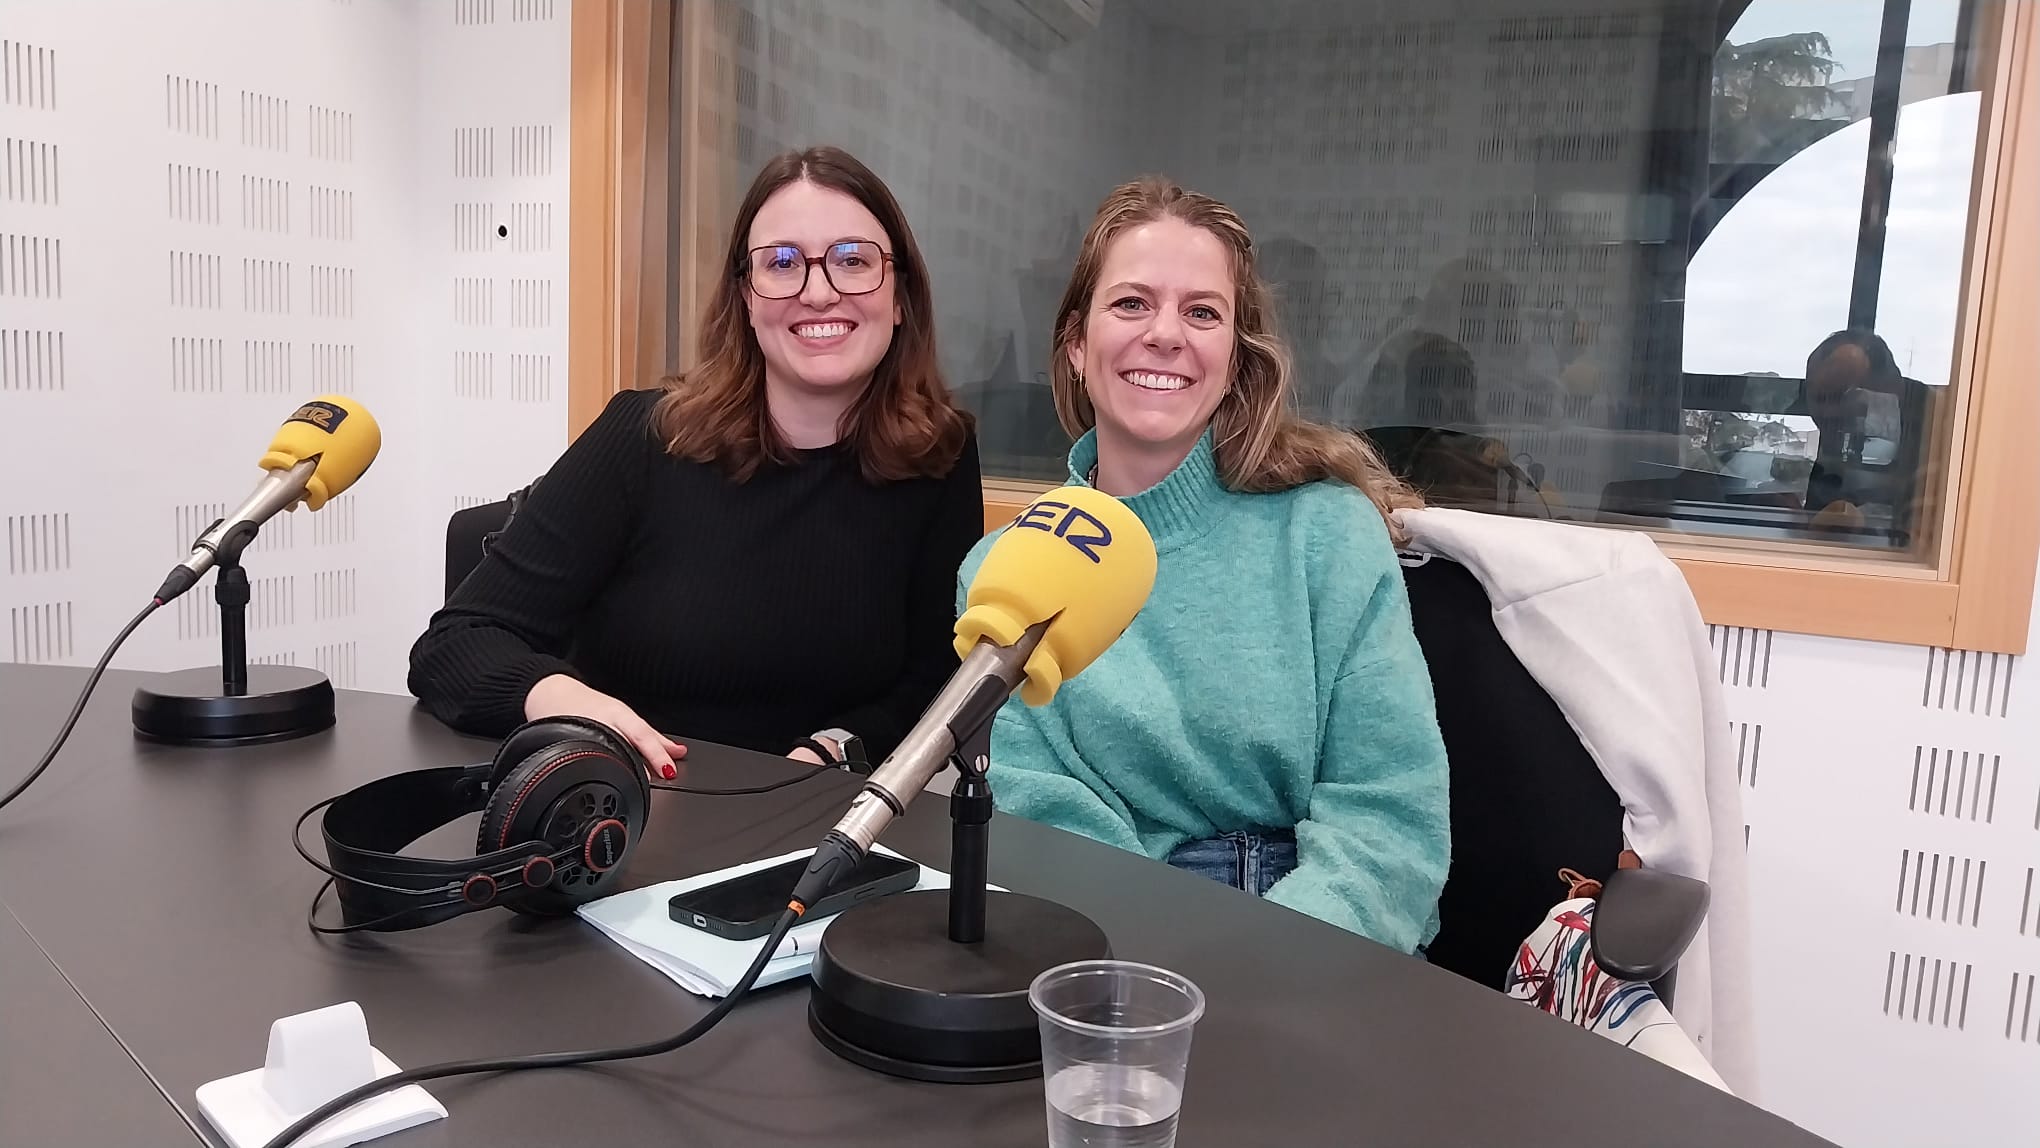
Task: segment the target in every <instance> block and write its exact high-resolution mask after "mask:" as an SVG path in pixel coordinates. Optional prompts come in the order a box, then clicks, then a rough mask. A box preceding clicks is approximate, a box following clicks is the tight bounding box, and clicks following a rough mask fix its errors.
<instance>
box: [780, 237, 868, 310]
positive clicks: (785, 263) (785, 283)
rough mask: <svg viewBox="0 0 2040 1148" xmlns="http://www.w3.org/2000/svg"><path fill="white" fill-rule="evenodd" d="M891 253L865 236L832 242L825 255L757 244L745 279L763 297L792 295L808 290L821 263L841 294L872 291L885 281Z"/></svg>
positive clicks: (857, 293) (795, 248)
mask: <svg viewBox="0 0 2040 1148" xmlns="http://www.w3.org/2000/svg"><path fill="white" fill-rule="evenodd" d="M891 262H892V256H890V255H888V254H886V253H885V251H884V250H883V249H882V248H880V247H879V245H878V244H876V243H866V242H864V241H862V240H859V241H855V242H849V243H832V244H830V245H829V251H828V253H827V254H826V255H818V256H809V255H806V254H803V253H802V252H801V249H800V248H798V247H792V246H788V245H787V244H783V243H781V244H774V245H772V246H770V247H754V248H752V249H751V251H750V252H749V255H748V257H747V258H746V260H745V264H744V280H745V282H747V283H749V284H750V287H751V291H752V293H754V294H756V295H757V296H758V297H759V298H760V299H791V298H793V297H794V296H796V295H798V294H800V293H801V292H803V291H805V290H807V284H808V274H809V272H810V271H811V270H812V269H813V268H814V266H815V264H817V263H819V264H821V265H822V277H823V278H824V279H826V280H828V283H829V286H830V287H831V288H833V289H834V290H835V292H836V294H838V295H869V294H870V293H871V292H873V291H876V290H878V288H879V286H880V285H881V284H883V283H884V282H885V265H886V264H888V263H891Z"/></svg>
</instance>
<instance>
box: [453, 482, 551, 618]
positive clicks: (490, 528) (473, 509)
mask: <svg viewBox="0 0 2040 1148" xmlns="http://www.w3.org/2000/svg"><path fill="white" fill-rule="evenodd" d="M537 485H538V482H537V481H536V480H534V481H533V482H532V483H531V485H530V486H526V487H524V488H523V489H522V490H517V491H513V492H512V493H511V494H510V496H509V497H508V498H503V499H499V500H497V501H495V502H485V503H483V504H482V505H480V506H469V507H466V508H464V509H461V510H456V511H454V512H453V517H451V518H449V519H447V520H446V597H447V598H448V599H451V598H452V597H453V592H454V591H455V590H458V589H459V588H460V584H461V583H462V582H465V581H467V577H468V575H470V574H472V573H474V572H475V567H477V566H480V565H481V564H482V559H483V558H484V557H486V556H487V555H488V553H489V548H490V547H492V546H494V545H495V544H496V539H498V538H500V537H502V534H503V531H504V530H505V529H507V528H508V527H509V525H510V520H511V519H512V518H513V517H515V516H516V514H517V511H518V510H519V509H521V508H522V507H523V505H524V500H525V498H526V497H527V496H529V495H530V494H531V490H532V487H535V486H537Z"/></svg>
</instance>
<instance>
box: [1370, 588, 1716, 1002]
mask: <svg viewBox="0 0 2040 1148" xmlns="http://www.w3.org/2000/svg"><path fill="white" fill-rule="evenodd" d="M1403 582H1404V585H1405V586H1406V587H1407V588H1408V590H1409V597H1410V609H1411V613H1412V618H1413V621H1414V623H1415V629H1416V634H1417V641H1418V644H1419V645H1421V646H1422V647H1423V651H1424V657H1425V660H1426V661H1427V662H1428V663H1429V665H1430V671H1431V684H1432V687H1433V690H1434V692H1435V693H1436V695H1437V706H1438V725H1439V728H1440V731H1441V732H1442V733H1443V735H1444V739H1445V753H1446V757H1447V758H1448V760H1449V761H1450V763H1451V766H1450V768H1451V794H1452V868H1451V871H1450V873H1449V874H1448V875H1447V877H1446V881H1445V890H1444V893H1443V895H1442V896H1441V897H1440V898H1439V903H1438V915H1439V920H1440V927H1439V931H1438V935H1437V937H1436V939H1434V940H1433V941H1432V942H1431V945H1430V947H1429V948H1428V950H1427V955H1428V958H1429V960H1430V962H1431V963H1432V964H1434V965H1438V966H1439V967H1441V968H1446V969H1450V970H1451V971H1453V972H1455V973H1458V974H1459V975H1461V976H1464V977H1467V978H1469V979H1471V980H1474V981H1478V982H1480V983H1481V984H1484V985H1487V986H1488V987H1490V988H1497V989H1498V988H1500V987H1502V982H1503V980H1504V978H1505V976H1506V975H1507V973H1508V970H1509V966H1510V963H1511V962H1512V961H1513V960H1514V959H1515V957H1516V953H1517V950H1518V947H1519V946H1520V945H1521V944H1522V942H1523V940H1524V939H1525V938H1526V937H1528V936H1529V935H1530V933H1531V932H1532V931H1533V930H1535V929H1536V928H1537V927H1538V925H1539V924H1540V923H1541V922H1543V921H1544V920H1545V918H1546V917H1547V916H1548V915H1549V914H1550V911H1551V909H1552V907H1553V906H1554V905H1556V904H1558V903H1559V902H1560V901H1563V900H1565V899H1566V898H1567V897H1568V896H1570V895H1571V894H1570V893H1569V891H1568V888H1567V886H1566V885H1565V884H1564V883H1562V882H1561V881H1560V880H1559V877H1558V871H1559V870H1560V869H1571V870H1574V871H1575V872H1577V873H1579V874H1581V875H1583V876H1585V877H1589V878H1592V879H1594V880H1597V881H1601V882H1603V888H1602V891H1601V894H1600V899H1599V902H1598V904H1597V905H1596V907H1595V913H1594V918H1593V920H1594V924H1593V946H1594V957H1595V960H1596V961H1597V962H1598V963H1599V964H1600V966H1601V968H1602V970H1603V971H1605V972H1607V973H1608V974H1610V975H1612V976H1615V977H1619V978H1622V979H1624V980H1633V981H1648V982H1651V983H1652V984H1653V985H1654V986H1655V987H1656V988H1657V990H1658V995H1659V997H1660V998H1661V999H1663V1000H1664V1001H1665V1003H1666V1004H1667V1005H1669V1004H1670V1003H1671V993H1672V987H1673V986H1672V983H1671V973H1672V970H1673V968H1674V966H1676V965H1677V963H1678V961H1679V958H1680V957H1681V956H1682V955H1683V954H1684V953H1685V951H1686V946H1687V945H1688V944H1690V943H1691V941H1692V939H1693V935H1694V933H1695V932H1696V931H1697V930H1698V929H1699V927H1700V922H1701V920H1702V918H1703V917H1704V916H1705V915H1706V911H1707V885H1706V883H1705V882H1703V881H1696V880H1693V879H1691V878H1688V877H1681V876H1678V875H1676V874H1671V873H1664V872H1657V871H1652V870H1647V869H1641V868H1618V865H1619V859H1620V858H1621V857H1622V854H1623V848H1624V847H1623V841H1622V801H1621V799H1620V798H1619V797H1617V796H1616V793H1615V791H1614V789H1613V788H1611V787H1610V786H1609V784H1608V781H1607V779H1606V778H1605V777H1603V776H1602V774H1601V770H1600V767H1599V766H1597V765H1595V764H1594V759H1593V757H1592V756H1591V755H1589V754H1588V753H1587V750H1586V747H1585V746H1584V745H1582V744H1581V743H1580V738H1579V734H1578V733H1576V732H1575V731H1574V730H1573V728H1572V726H1571V725H1570V724H1569V723H1568V722H1567V721H1566V718H1565V714H1564V713H1563V712H1562V711H1561V710H1560V709H1559V707H1558V704H1557V703H1556V702H1554V701H1552V699H1551V696H1550V695H1549V694H1547V693H1546V692H1545V691H1544V688H1543V687H1542V686H1540V685H1539V684H1538V683H1537V680H1536V679H1535V678H1534V677H1532V676H1531V675H1530V672H1529V671H1528V670H1527V669H1525V668H1524V666H1523V663H1522V662H1521V661H1519V660H1518V659H1517V657H1516V655H1515V652H1514V651H1512V650H1511V649H1510V648H1509V645H1508V643H1507V642H1505V641H1503V639H1502V636H1501V633H1500V632H1499V631H1498V630H1496V629H1495V623H1494V614H1493V611H1492V608H1491V606H1490V604H1489V602H1488V597H1487V592H1486V590H1485V589H1483V588H1482V586H1481V584H1480V581H1479V580H1478V579H1477V578H1475V577H1474V576H1473V574H1472V572H1470V571H1468V570H1467V569H1466V567H1464V566H1462V565H1460V564H1458V563H1456V562H1452V561H1449V560H1447V559H1443V558H1438V557H1428V558H1416V557H1413V558H1406V559H1405V565H1404V567H1403ZM1632 857H1633V855H1632Z"/></svg>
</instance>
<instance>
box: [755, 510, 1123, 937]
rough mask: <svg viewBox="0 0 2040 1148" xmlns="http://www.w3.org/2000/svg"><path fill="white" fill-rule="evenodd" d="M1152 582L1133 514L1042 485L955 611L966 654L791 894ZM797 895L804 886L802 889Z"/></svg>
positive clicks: (1062, 667)
mask: <svg viewBox="0 0 2040 1148" xmlns="http://www.w3.org/2000/svg"><path fill="white" fill-rule="evenodd" d="M1154 585H1155V540H1154V538H1153V536H1151V535H1150V534H1148V531H1147V527H1146V526H1145V525H1143V524H1142V523H1141V520H1140V517H1139V516H1138V515H1136V514H1134V513H1133V511H1131V510H1129V509H1127V508H1126V505H1125V504H1124V503H1122V502H1120V501H1119V500H1118V499H1115V498H1113V497H1112V496H1111V495H1108V494H1104V493H1102V492H1100V491H1097V490H1093V489H1091V488H1090V487H1087V486H1071V487H1063V488H1061V489H1059V490H1052V491H1049V492H1048V493H1047V494H1044V495H1042V496H1041V497H1040V498H1037V499H1035V500H1034V502H1033V504H1032V505H1030V506H1028V508H1027V509H1026V510H1025V511H1022V512H1021V514H1020V516H1019V517H1018V518H1016V519H1014V521H1013V524H1012V525H1011V526H1010V527H1008V528H1007V530H1006V532H1005V533H1004V534H1002V535H1000V536H999V540H998V541H996V542H994V543H992V546H991V549H990V550H988V551H987V552H986V553H985V560H984V563H983V564H982V565H981V566H979V567H978V572H977V577H975V578H973V579H971V583H970V590H969V591H968V593H967V594H966V595H965V598H964V604H965V609H964V612H963V616H962V617H961V618H958V619H957V622H956V650H957V653H958V654H960V655H962V657H963V664H962V665H961V666H959V667H958V668H957V671H956V673H955V674H954V675H952V676H951V677H950V679H949V682H948V684H946V685H944V686H943V687H942V691H941V692H940V693H938V694H936V695H935V700H934V702H933V703H931V704H930V705H929V706H928V709H927V712H925V713H923V714H922V715H921V719H920V720H919V721H917V722H915V723H914V728H913V729H911V730H909V731H907V736H906V737H905V738H903V739H901V741H900V745H899V748H898V749H895V750H894V751H893V752H892V753H891V754H889V755H887V757H886V759H885V760H884V761H883V762H880V763H879V766H878V768H877V769H874V770H872V772H871V776H870V777H868V778H866V779H865V781H864V788H863V789H861V790H859V791H858V793H857V796H856V797H855V798H853V799H851V802H850V808H849V809H848V810H847V811H846V812H845V813H844V814H843V819H842V820H841V821H838V822H837V823H836V827H835V828H834V829H833V830H831V831H830V832H829V833H828V835H827V836H826V837H825V838H824V839H823V845H822V847H821V848H818V849H817V850H816V851H815V855H814V858H813V860H812V861H811V862H810V864H809V867H808V870H807V872H806V873H805V874H803V875H802V877H801V881H800V883H799V884H798V885H796V886H795V890H794V899H795V900H796V901H800V902H801V904H803V905H808V904H812V903H813V901H812V900H811V899H807V898H813V897H817V896H819V895H820V891H821V890H824V889H827V888H828V887H829V886H830V883H831V882H833V881H834V879H835V877H836V875H837V874H838V873H839V872H843V871H847V869H848V868H849V867H854V866H855V865H856V864H857V863H858V862H859V861H862V860H863V858H864V854H865V853H866V851H868V850H869V849H870V848H871V846H872V844H873V843H874V842H875V841H877V840H878V835H879V834H880V833H881V832H883V831H884V829H885V827H886V825H888V824H889V823H891V821H892V819H893V818H894V817H897V816H899V815H900V814H902V813H905V812H906V808H907V803H908V802H910V801H912V800H913V799H914V797H915V795H917V794H919V793H920V792H921V791H922V790H924V789H926V788H927V786H928V783H929V782H930V781H931V780H933V779H934V777H935V775H936V774H937V773H939V772H941V770H942V767H943V766H944V765H945V764H946V763H947V762H948V761H949V756H950V755H951V754H952V753H954V752H956V748H957V747H958V746H960V745H963V744H964V743H965V742H967V741H968V740H969V739H970V738H971V736H972V735H973V734H975V733H977V732H978V731H980V730H982V729H983V728H984V727H985V724H986V723H988V722H990V721H991V720H992V715H993V714H995V713H997V712H998V709H999V707H1000V706H1002V705H1004V704H1005V703H1006V699H1007V698H1009V697H1011V696H1012V695H1013V693H1014V691H1016V690H1018V691H1019V693H1020V698H1021V700H1022V701H1025V702H1026V703H1028V704H1029V705H1037V706H1038V705H1046V704H1047V703H1048V701H1049V700H1050V699H1051V698H1053V697H1055V693H1056V691H1057V690H1058V689H1060V688H1062V684H1063V683H1064V682H1066V681H1068V680H1069V679H1070V678H1073V677H1075V676H1077V675H1078V674H1080V673H1082V672H1083V671H1084V669H1085V667H1087V666H1089V665H1090V664H1091V663H1092V662H1094V661H1096V660H1097V658H1098V655H1100V654H1102V653H1104V652H1105V650H1106V648H1107V647H1109V646H1111V645H1112V643H1113V642H1115V641H1117V640H1118V639H1119V635H1121V634H1123V633H1125V632H1126V627H1127V626H1129V625H1131V624H1132V623H1133V619H1134V616H1135V615H1136V614H1138V613H1140V608H1141V606H1143V605H1144V604H1146V602H1147V597H1148V594H1149V592H1150V591H1152V590H1153V589H1154ZM804 894H805V895H806V897H805V898H804V897H803V895H804Z"/></svg>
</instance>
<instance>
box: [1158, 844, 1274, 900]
mask: <svg viewBox="0 0 2040 1148" xmlns="http://www.w3.org/2000/svg"><path fill="white" fill-rule="evenodd" d="M1169 864H1171V865H1173V866H1175V867H1176V868H1178V869H1183V870H1186V871H1188V872H1191V873H1195V874H1197V875H1198V876H1200V877H1209V878H1211V879H1212V880H1214V881H1216V882H1218V883H1219V884H1221V885H1231V886H1232V887H1233V888H1235V889H1240V890H1244V891H1245V892H1248V893H1252V894H1253V895H1254V896H1256V897H1263V896H1266V895H1267V893H1268V889H1269V888H1270V887H1271V886H1273V885H1274V884H1275V882H1277V881H1280V880H1281V879H1282V878H1284V877H1286V876H1288V875H1289V871H1290V870H1291V869H1294V868H1296V834H1294V833H1291V832H1289V831H1288V830H1280V831H1272V832H1267V833H1245V832H1237V833H1221V834H1219V835H1218V836H1216V837H1206V838H1204V839H1203V840H1201V841H1185V842H1184V843H1183V844H1181V845H1178V846H1176V848H1175V849H1174V850H1172V851H1171V852H1170V853H1169Z"/></svg>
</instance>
